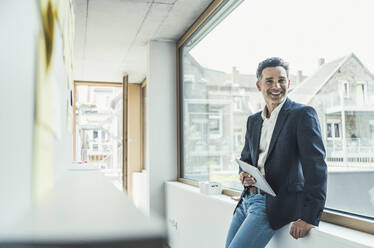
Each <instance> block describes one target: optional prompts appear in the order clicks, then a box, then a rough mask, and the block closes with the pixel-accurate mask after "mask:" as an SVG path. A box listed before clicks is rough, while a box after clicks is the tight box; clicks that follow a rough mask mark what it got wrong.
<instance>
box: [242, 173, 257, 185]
mask: <svg viewBox="0 0 374 248" xmlns="http://www.w3.org/2000/svg"><path fill="white" fill-rule="evenodd" d="M239 175H240V181H241V182H242V184H243V186H251V185H252V184H254V183H256V179H255V178H254V177H252V176H251V175H250V174H248V173H247V172H243V171H242V172H240V174H239Z"/></svg>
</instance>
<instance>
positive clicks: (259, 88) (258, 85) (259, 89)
mask: <svg viewBox="0 0 374 248" xmlns="http://www.w3.org/2000/svg"><path fill="white" fill-rule="evenodd" d="M288 84H289V83H288ZM256 86H257V89H258V91H261V86H260V82H258V81H257V82H256Z"/></svg>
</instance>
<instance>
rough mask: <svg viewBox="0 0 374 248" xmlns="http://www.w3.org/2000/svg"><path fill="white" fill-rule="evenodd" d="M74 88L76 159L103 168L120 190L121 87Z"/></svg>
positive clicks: (81, 86)
mask: <svg viewBox="0 0 374 248" xmlns="http://www.w3.org/2000/svg"><path fill="white" fill-rule="evenodd" d="M76 89H77V99H76V109H77V110H76V137H75V139H76V160H77V161H81V162H83V163H87V164H89V165H90V166H93V167H94V168H100V169H102V170H103V172H104V174H105V175H106V176H107V177H109V178H110V179H111V181H112V182H113V183H114V185H116V186H117V187H118V188H119V189H121V190H122V97H121V94H122V88H121V87H104V86H89V85H78V86H77V87H76Z"/></svg>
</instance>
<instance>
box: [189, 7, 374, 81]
mask: <svg viewBox="0 0 374 248" xmlns="http://www.w3.org/2000/svg"><path fill="white" fill-rule="evenodd" d="M373 10H374V1H373V0H339V1H338V0H313V1H311V0H309V1H306V0H281V1H280V0H244V1H243V3H242V4H241V5H239V6H238V7H237V8H236V9H235V10H234V11H233V12H232V13H231V14H230V15H229V16H228V17H226V19H224V20H223V21H222V22H221V23H220V24H219V25H218V26H217V27H216V28H215V29H213V31H211V32H210V33H209V34H208V35H207V36H206V37H205V38H204V39H203V40H201V41H200V42H199V43H198V44H197V45H196V46H195V47H194V48H193V49H192V50H191V51H190V53H191V54H192V56H193V57H194V58H195V59H197V61H198V62H199V63H200V64H201V65H203V66H205V67H208V68H211V69H216V70H220V71H225V72H231V71H232V67H233V66H236V67H237V69H238V70H239V71H240V72H241V73H246V74H255V71H256V68H257V65H258V63H259V62H260V61H261V60H263V59H265V58H268V57H273V56H278V57H281V58H283V59H284V60H286V61H287V62H289V63H290V72H291V73H292V74H296V72H297V71H298V70H302V71H303V74H304V75H311V74H313V72H314V71H316V69H317V68H318V59H319V58H325V61H326V62H329V61H332V60H335V59H338V58H341V57H343V56H346V55H348V54H350V53H352V52H353V53H355V54H356V56H357V57H358V58H359V59H360V60H361V62H362V63H363V64H364V65H365V66H366V67H367V68H368V69H369V71H371V73H374V11H373Z"/></svg>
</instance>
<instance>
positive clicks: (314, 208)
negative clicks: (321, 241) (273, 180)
mask: <svg viewBox="0 0 374 248" xmlns="http://www.w3.org/2000/svg"><path fill="white" fill-rule="evenodd" d="M301 115H302V117H301V118H300V120H299V123H298V127H297V143H298V150H299V155H300V161H301V166H302V169H303V175H304V193H305V195H304V196H305V197H304V202H303V207H302V212H301V219H302V220H304V221H306V222H308V223H310V224H312V225H315V226H318V224H319V221H320V217H321V215H322V211H323V209H324V206H325V202H326V187H327V165H326V162H325V155H326V152H325V147H324V145H323V142H322V136H321V128H320V125H319V121H318V116H317V113H316V111H315V110H314V108H312V107H307V108H305V109H303V111H302V113H301Z"/></svg>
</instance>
